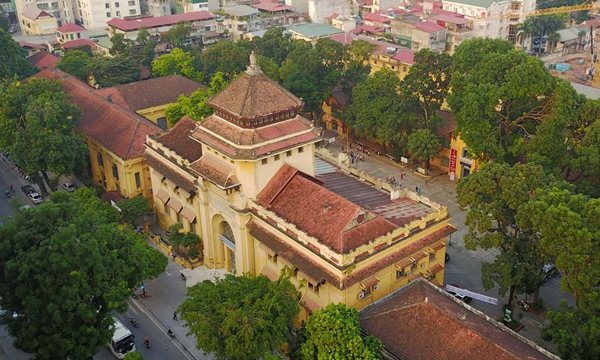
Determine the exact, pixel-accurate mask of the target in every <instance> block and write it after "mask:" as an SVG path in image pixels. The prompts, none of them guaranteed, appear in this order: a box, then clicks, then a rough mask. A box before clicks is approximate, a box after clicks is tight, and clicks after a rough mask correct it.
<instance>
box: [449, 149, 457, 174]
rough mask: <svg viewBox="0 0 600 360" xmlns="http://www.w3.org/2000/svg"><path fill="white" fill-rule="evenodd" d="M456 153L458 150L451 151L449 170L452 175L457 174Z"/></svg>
mask: <svg viewBox="0 0 600 360" xmlns="http://www.w3.org/2000/svg"><path fill="white" fill-rule="evenodd" d="M456 153H457V151H456V149H451V150H450V167H449V168H448V173H450V174H454V173H456Z"/></svg>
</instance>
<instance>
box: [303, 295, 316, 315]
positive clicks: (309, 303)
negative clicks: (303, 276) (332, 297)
mask: <svg viewBox="0 0 600 360" xmlns="http://www.w3.org/2000/svg"><path fill="white" fill-rule="evenodd" d="M300 303H302V305H304V307H305V308H307V309H308V310H310V311H316V310H319V309H320V308H321V306H320V305H319V303H317V302H316V301H314V300H313V299H311V298H310V297H309V296H308V294H304V295H302V297H301V298H300Z"/></svg>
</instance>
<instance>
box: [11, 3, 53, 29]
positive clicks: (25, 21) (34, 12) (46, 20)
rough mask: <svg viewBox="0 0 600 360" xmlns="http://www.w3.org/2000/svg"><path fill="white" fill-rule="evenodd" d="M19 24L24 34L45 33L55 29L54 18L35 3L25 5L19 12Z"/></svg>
mask: <svg viewBox="0 0 600 360" xmlns="http://www.w3.org/2000/svg"><path fill="white" fill-rule="evenodd" d="M19 19H20V20H19V25H20V26H21V32H22V33H23V34H24V35H46V34H52V33H54V32H55V31H56V27H57V25H58V24H57V22H56V18H55V17H54V16H52V15H51V14H50V13H48V12H46V11H44V10H41V9H39V8H38V7H36V6H35V5H30V6H28V7H26V8H25V9H24V10H23V11H22V12H21V13H20V14H19Z"/></svg>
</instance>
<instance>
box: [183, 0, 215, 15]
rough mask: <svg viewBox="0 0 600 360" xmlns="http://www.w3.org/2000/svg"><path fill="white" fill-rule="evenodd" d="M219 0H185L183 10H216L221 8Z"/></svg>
mask: <svg viewBox="0 0 600 360" xmlns="http://www.w3.org/2000/svg"><path fill="white" fill-rule="evenodd" d="M220 3H221V2H220V1H219V0H184V1H183V11H184V12H186V13H188V12H192V11H202V10H205V11H215V10H219V9H220V8H221V5H220Z"/></svg>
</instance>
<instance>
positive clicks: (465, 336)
mask: <svg viewBox="0 0 600 360" xmlns="http://www.w3.org/2000/svg"><path fill="white" fill-rule="evenodd" d="M484 316H485V315H484V314H483V313H481V312H479V311H477V310H475V309H473V308H472V307H470V306H468V305H466V304H464V303H462V302H461V301H459V300H457V299H455V298H454V297H453V296H451V295H450V294H448V293H446V292H445V291H444V290H443V289H440V288H438V287H437V286H435V285H433V284H431V283H429V282H427V281H426V280H424V279H421V278H419V279H416V280H414V281H412V282H411V283H409V284H408V285H406V286H404V287H402V288H400V289H399V290H397V291H396V292H395V293H392V294H390V295H388V296H387V297H385V298H383V299H382V300H380V301H378V302H376V303H374V304H372V305H370V306H368V307H366V308H365V309H364V310H362V311H361V314H360V322H361V326H362V328H363V330H364V331H365V332H366V333H367V334H369V335H375V336H377V337H378V338H379V339H381V340H382V341H383V344H384V347H385V350H387V351H388V352H389V353H391V354H392V355H393V356H394V357H397V358H399V359H403V360H429V359H436V360H457V359H465V360H466V359H494V360H517V359H518V360H523V359H527V360H534V359H536V360H548V359H553V360H559V358H558V357H557V356H555V355H553V354H551V353H550V352H548V351H546V350H544V349H542V348H541V347H539V346H537V345H535V344H534V343H533V342H531V341H529V340H526V339H525V338H523V337H522V336H520V335H518V334H517V333H515V332H513V331H512V330H509V329H508V328H506V327H505V326H504V325H502V324H499V323H498V322H496V321H494V320H492V319H489V318H487V319H486V318H485V317H484Z"/></svg>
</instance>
